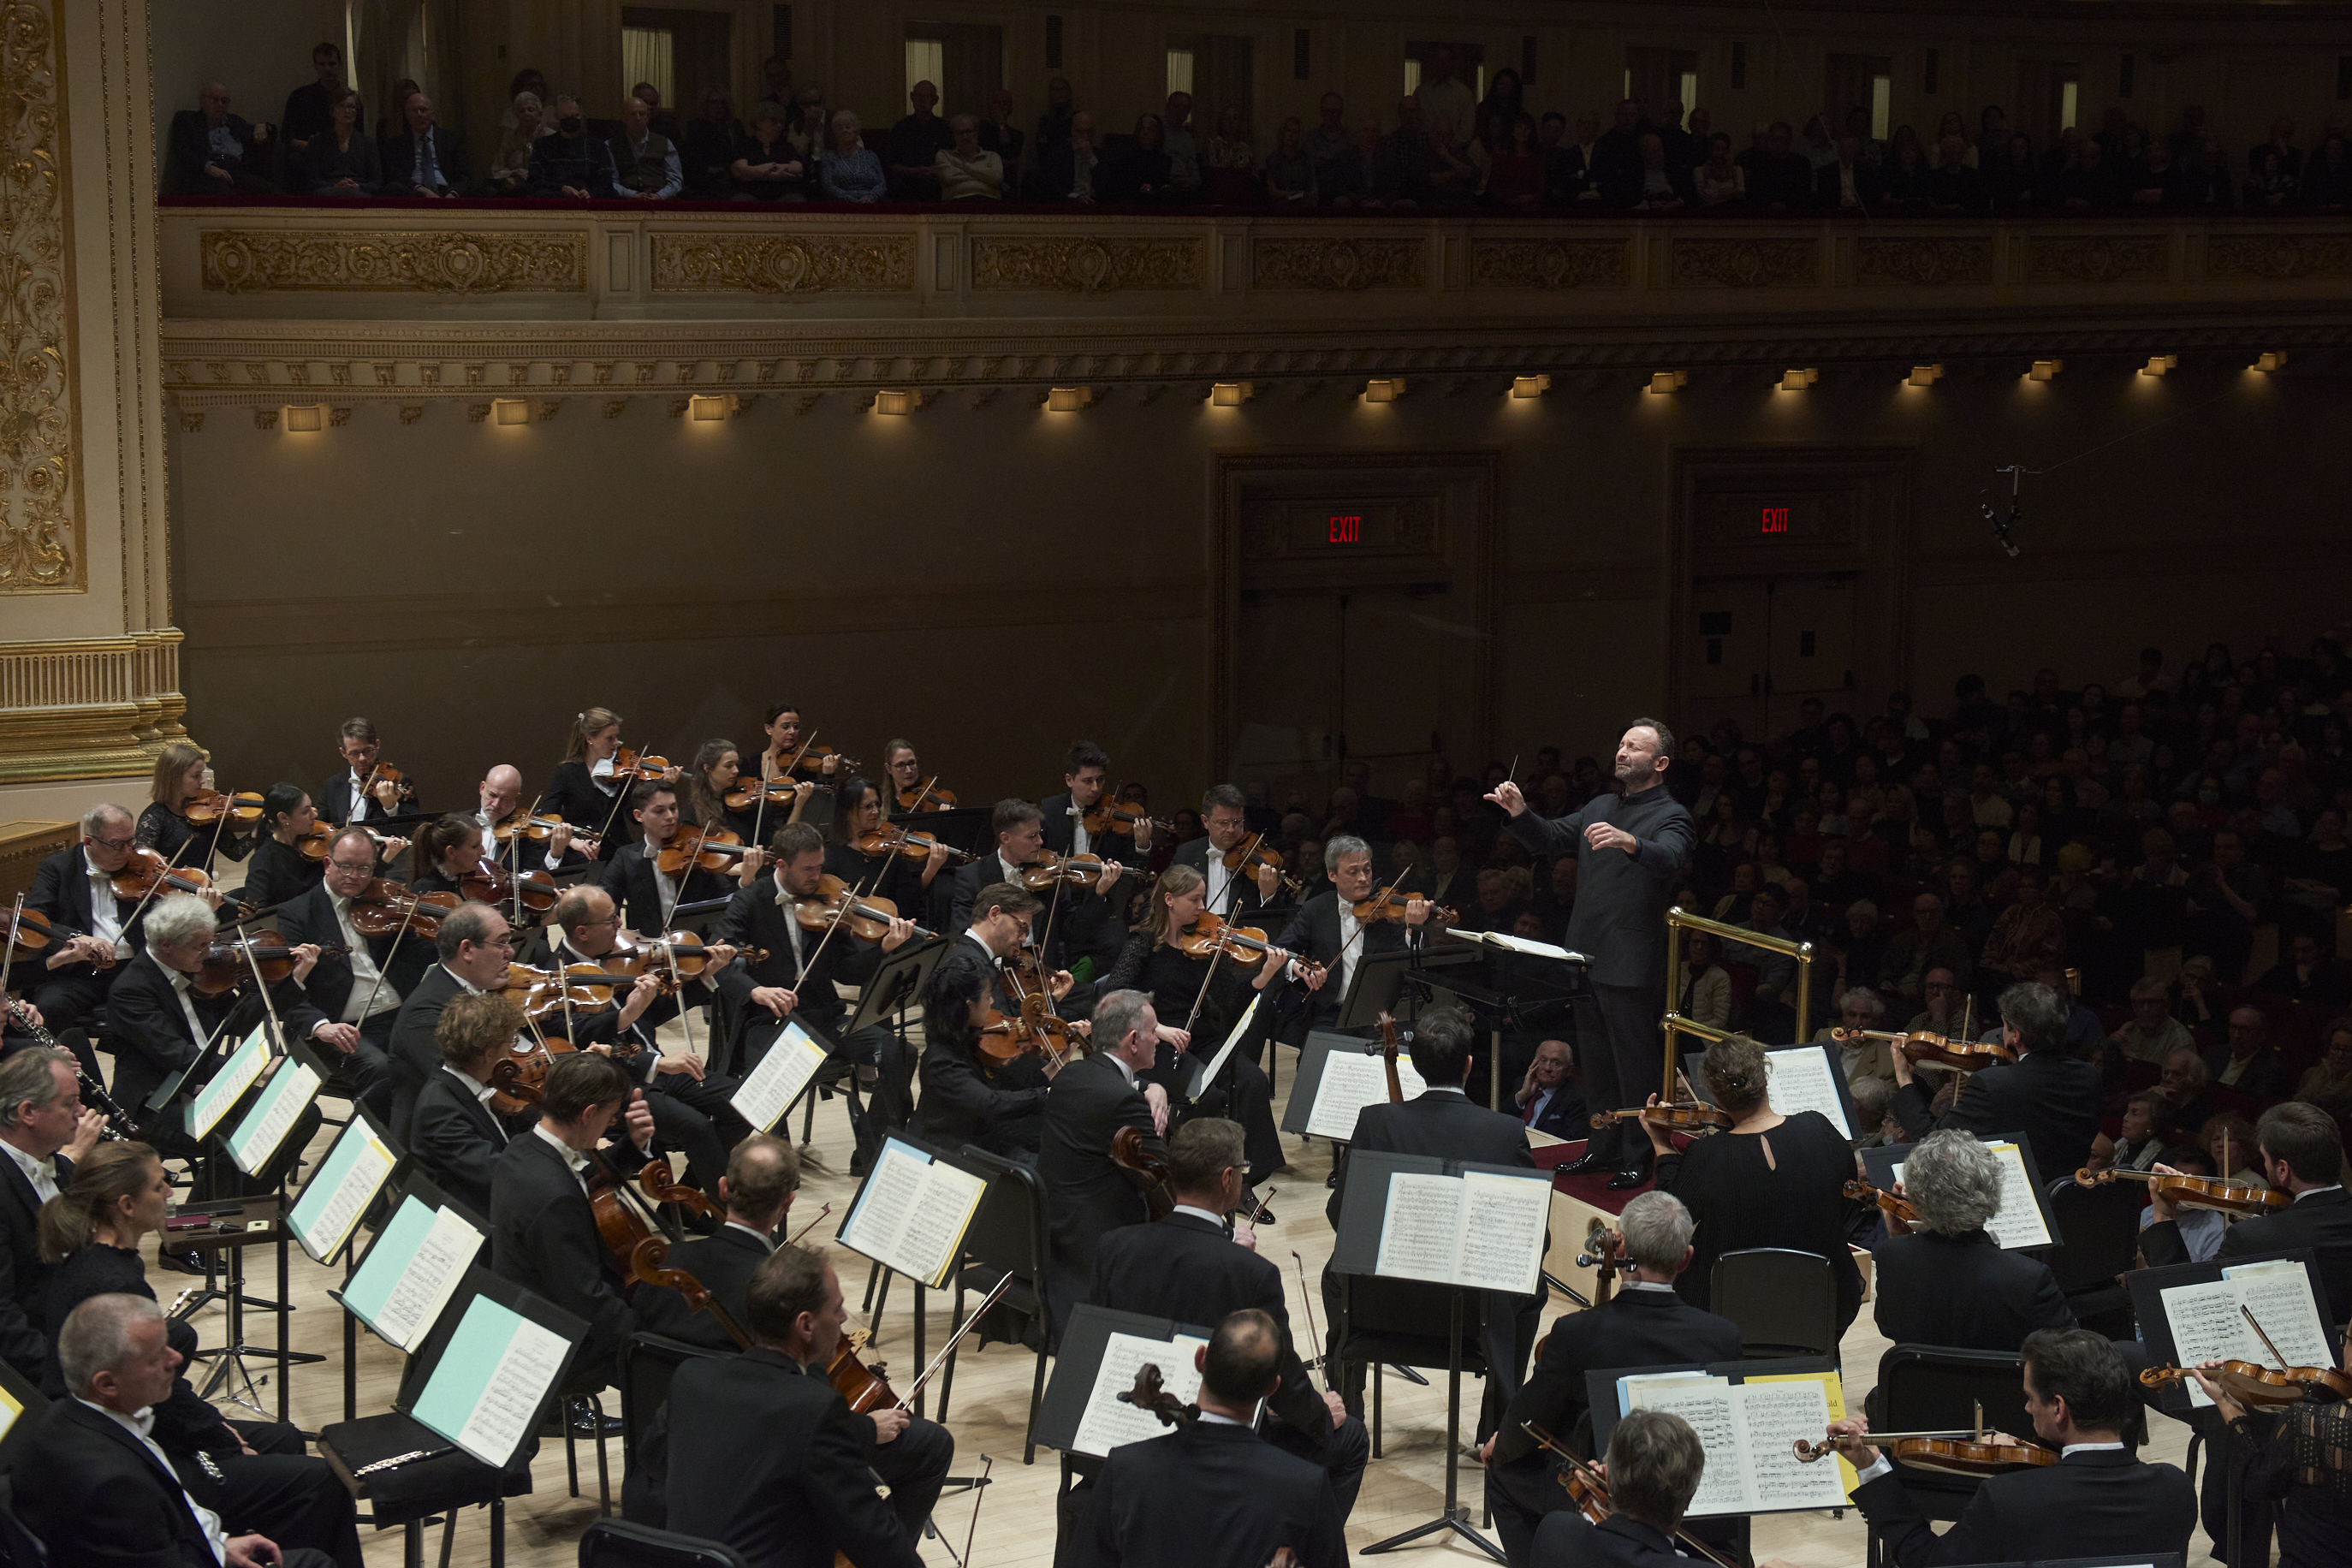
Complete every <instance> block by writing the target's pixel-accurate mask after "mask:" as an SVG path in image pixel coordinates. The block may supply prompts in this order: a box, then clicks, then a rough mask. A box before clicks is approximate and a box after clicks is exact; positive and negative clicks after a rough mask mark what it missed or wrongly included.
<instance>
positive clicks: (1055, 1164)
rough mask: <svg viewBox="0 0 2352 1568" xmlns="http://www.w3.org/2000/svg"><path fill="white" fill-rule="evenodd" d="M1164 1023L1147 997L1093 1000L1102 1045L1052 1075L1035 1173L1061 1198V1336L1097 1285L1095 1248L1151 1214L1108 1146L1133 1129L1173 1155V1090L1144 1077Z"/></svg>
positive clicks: (1057, 1201)
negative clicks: (1168, 1139)
mask: <svg viewBox="0 0 2352 1568" xmlns="http://www.w3.org/2000/svg"><path fill="white" fill-rule="evenodd" d="M1159 1055H1160V1020H1159V1018H1158V1017H1157V1016H1155V1015H1154V1013H1153V1012H1152V1007H1151V998H1150V996H1148V995H1146V994H1144V993H1142V992H1140V991H1114V992H1111V993H1110V994H1108V995H1107V996H1105V997H1103V998H1102V999H1101V1000H1100V1001H1098V1002H1097V1003H1096V1004H1095V1010H1094V1049H1093V1051H1091V1052H1090V1053H1088V1054H1087V1055H1086V1056H1083V1057H1080V1058H1078V1059H1077V1060H1076V1061H1074V1062H1072V1063H1070V1064H1069V1066H1067V1067H1066V1068H1062V1069H1061V1070H1060V1071H1059V1072H1057V1073H1055V1075H1054V1084H1053V1087H1052V1088H1051V1089H1048V1090H1047V1091H1046V1094H1045V1122H1044V1125H1043V1126H1042V1127H1041V1129H1040V1130H1039V1133H1038V1149H1037V1174H1038V1175H1039V1176H1040V1177H1042V1178H1043V1179H1044V1180H1045V1190H1046V1191H1048V1192H1050V1193H1052V1194H1054V1202H1053V1208H1052V1224H1053V1233H1052V1237H1051V1240H1052V1249H1051V1253H1050V1255H1049V1261H1048V1265H1047V1272H1048V1274H1049V1276H1050V1279H1051V1284H1050V1286H1049V1289H1048V1293H1049V1295H1050V1296H1051V1298H1052V1302H1053V1308H1054V1320H1055V1321H1054V1325H1053V1338H1054V1342H1055V1344H1056V1345H1058V1344H1059V1343H1060V1342H1061V1334H1062V1325H1063V1323H1064V1322H1065V1321H1066V1320H1067V1318H1068V1314H1069V1310H1070V1308H1071V1307H1073V1306H1075V1305H1076V1304H1077V1303H1078V1302H1080V1301H1083V1300H1087V1289H1088V1287H1089V1286H1091V1285H1092V1283H1093V1281H1094V1269H1095V1244H1096V1243H1097V1242H1098V1241H1100V1240H1101V1239H1102V1237H1105V1236H1107V1235H1108V1234H1109V1233H1110V1232H1112V1231H1114V1230H1117V1229H1118V1227H1119V1226H1126V1225H1134V1224H1137V1223H1139V1221H1142V1220H1147V1219H1150V1217H1151V1211H1150V1207H1149V1205H1146V1204H1145V1202H1144V1197H1143V1188H1142V1181H1141V1178H1139V1177H1137V1176H1132V1175H1129V1173H1127V1172H1126V1171H1124V1170H1121V1169H1120V1168H1119V1167H1118V1166H1117V1165H1115V1164H1113V1163H1111V1158H1110V1141H1111V1139H1112V1137H1113V1136H1114V1135H1115V1134H1117V1133H1118V1131H1121V1130H1122V1129H1125V1128H1130V1127H1131V1128H1133V1129H1134V1130H1135V1131H1137V1132H1138V1133H1139V1134H1140V1135H1141V1136H1142V1139H1143V1149H1144V1152H1146V1153H1147V1154H1149V1155H1150V1156H1152V1157H1155V1158H1165V1157H1166V1152H1167V1151H1166V1146H1165V1145H1164V1144H1162V1143H1161V1142H1160V1140H1161V1139H1162V1138H1164V1137H1165V1136H1166V1135H1167V1132H1168V1096H1167V1091H1166V1090H1164V1089H1161V1088H1160V1086H1159V1085H1158V1084H1152V1085H1150V1086H1149V1087H1148V1088H1147V1087H1146V1086H1144V1085H1142V1084H1140V1083H1139V1082H1138V1081H1137V1079H1136V1074H1137V1073H1139V1072H1143V1071H1148V1070H1149V1069H1150V1067H1151V1065H1152V1064H1153V1063H1154V1062H1155V1061H1157V1060H1158V1059H1159Z"/></svg>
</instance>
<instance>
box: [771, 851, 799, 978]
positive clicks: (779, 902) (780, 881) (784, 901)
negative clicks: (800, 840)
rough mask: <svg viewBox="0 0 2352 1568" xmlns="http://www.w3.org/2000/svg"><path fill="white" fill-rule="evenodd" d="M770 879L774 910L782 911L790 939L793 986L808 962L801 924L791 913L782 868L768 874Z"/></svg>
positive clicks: (791, 908)
mask: <svg viewBox="0 0 2352 1568" xmlns="http://www.w3.org/2000/svg"><path fill="white" fill-rule="evenodd" d="M770 878H771V879H772V880H773V881H774V883H775V884H776V908H778V909H780V910H783V911H784V934H785V935H786V936H788V937H790V938H791V939H792V943H793V984H795V985H797V984H800V980H801V975H802V973H803V972H804V971H805V970H806V969H807V968H808V960H807V959H806V958H805V957H803V954H802V948H801V922H800V920H799V917H797V916H795V915H794V914H793V895H792V892H791V890H790V889H787V888H786V887H785V886H784V870H783V868H782V867H781V866H779V867H777V868H776V869H775V870H774V871H772V872H771V873H770Z"/></svg>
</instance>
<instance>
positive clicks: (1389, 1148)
mask: <svg viewBox="0 0 2352 1568" xmlns="http://www.w3.org/2000/svg"><path fill="white" fill-rule="evenodd" d="M1470 1047H1471V1027H1470V1015H1469V1014H1468V1013H1467V1012H1465V1010H1464V1009H1462V1008H1461V1007H1458V1006H1447V1007H1436V1008H1432V1009H1431V1010H1430V1011H1428V1012H1425V1013H1423V1015H1422V1016H1421V1018H1420V1021H1419V1022H1418V1023H1417V1024H1415V1026H1413V1031H1412V1047H1411V1054H1412V1066H1413V1070H1414V1071H1415V1072H1418V1073H1419V1074H1421V1077H1422V1081H1423V1083H1425V1084H1427V1085H1428V1087H1427V1088H1426V1089H1423V1090H1422V1092H1421V1093H1420V1094H1419V1095H1417V1096H1415V1097H1414V1098H1412V1099H1411V1100H1405V1101H1403V1102H1402V1104H1397V1105H1367V1106H1365V1107H1364V1108H1363V1109H1362V1110H1360V1111H1358V1112H1356V1130H1355V1134H1354V1136H1352V1137H1350V1138H1349V1140H1348V1152H1349V1153H1350V1154H1353V1153H1355V1152H1357V1151H1359V1150H1378V1151H1381V1152H1386V1153H1391V1154H1427V1155H1433V1156H1435V1157H1436V1158H1438V1159H1441V1160H1462V1161H1468V1162H1471V1163H1477V1164H1486V1165H1517V1166H1520V1167H1523V1168H1525V1169H1527V1170H1530V1171H1532V1170H1534V1169H1535V1165H1536V1162H1535V1156H1534V1155H1532V1154H1531V1153H1529V1152H1528V1135H1527V1129H1526V1128H1525V1127H1523V1126H1522V1125H1520V1122H1519V1120H1518V1118H1517V1117H1516V1116H1506V1115H1504V1114H1503V1113H1501V1112H1500V1111H1495V1110H1487V1109H1486V1107H1485V1106H1482V1105H1480V1104H1479V1103H1478V1102H1477V1101H1476V1100H1472V1099H1471V1098H1470V1097H1469V1095H1468V1094H1467V1093H1465V1092H1464V1089H1463V1087H1462V1086H1463V1084H1464V1083H1465V1081H1466V1080H1467V1079H1469V1076H1470ZM1348 1171H1349V1167H1348V1166H1346V1165H1342V1166H1341V1167H1340V1168H1339V1181H1338V1182H1336V1183H1335V1184H1333V1185H1332V1189H1331V1199H1330V1202H1329V1203H1328V1205H1325V1208H1324V1213H1325V1214H1326V1215H1327V1216H1328V1218H1329V1219H1330V1221H1331V1228H1332V1229H1333V1230H1335V1231H1336V1230H1338V1229H1339V1212H1340V1209H1341V1207H1342V1206H1343V1205H1344V1204H1345V1202H1346V1199H1347V1195H1348ZM1544 1296H1545V1291H1544V1290H1543V1289H1540V1288H1538V1289H1537V1291H1536V1293H1535V1294H1534V1295H1532V1296H1510V1295H1506V1294H1504V1293H1503V1292H1501V1291H1496V1290H1486V1291H1481V1292H1480V1293H1479V1298H1478V1303H1479V1304H1478V1311H1479V1315H1480V1319H1481V1321H1482V1323H1483V1325H1484V1327H1483V1329H1482V1334H1483V1337H1484V1340H1485V1343H1486V1356H1487V1365H1488V1366H1489V1367H1490V1368H1491V1369H1492V1370H1491V1371H1490V1373H1488V1375H1487V1379H1486V1405H1485V1407H1484V1409H1483V1411H1482V1413H1481V1414H1480V1416H1479V1430H1480V1431H1481V1432H1482V1433H1484V1432H1486V1431H1490V1430H1492V1429H1493V1426H1494V1422H1495V1418H1496V1417H1497V1416H1499V1415H1501V1414H1502V1410H1503V1406H1504V1405H1505V1403H1506V1402H1507V1401H1508V1400H1509V1399H1510V1397H1511V1395H1512V1394H1516V1393H1517V1391H1518V1386H1519V1370H1520V1369H1521V1368H1522V1367H1524V1366H1526V1365H1527V1363H1528V1351H1530V1350H1531V1349H1533V1348H1534V1346H1535V1340H1536V1320H1537V1319H1538V1317H1539V1316H1541V1315H1542V1312H1543V1303H1544ZM1342 1300H1343V1287H1342V1284H1341V1281H1340V1278H1339V1275H1337V1274H1334V1273H1332V1272H1331V1267H1330V1265H1329V1264H1328V1263H1327V1264H1325V1265H1324V1267H1323V1310H1324V1315H1325V1319H1326V1321H1328V1323H1329V1325H1330V1334H1331V1344H1330V1354H1329V1358H1328V1359H1329V1361H1330V1362H1331V1363H1338V1364H1339V1371H1340V1374H1341V1388H1340V1393H1341V1394H1343V1395H1344V1396H1345V1397H1346V1399H1347V1402H1348V1411H1349V1414H1350V1415H1359V1416H1360V1415H1362V1414H1363V1403H1364V1367H1363V1363H1361V1362H1340V1361H1339V1331H1340V1318H1341V1315H1342V1313H1341V1307H1342Z"/></svg>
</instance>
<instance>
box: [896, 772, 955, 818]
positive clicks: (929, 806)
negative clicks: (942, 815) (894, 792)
mask: <svg viewBox="0 0 2352 1568" xmlns="http://www.w3.org/2000/svg"><path fill="white" fill-rule="evenodd" d="M955 803H956V797H955V791H953V790H951V789H941V788H940V775H939V774H937V773H933V774H932V775H931V776H930V777H929V779H927V780H926V781H924V784H923V787H922V788H920V789H902V790H900V791H899V792H898V809H899V810H900V811H953V810H954V809H955Z"/></svg>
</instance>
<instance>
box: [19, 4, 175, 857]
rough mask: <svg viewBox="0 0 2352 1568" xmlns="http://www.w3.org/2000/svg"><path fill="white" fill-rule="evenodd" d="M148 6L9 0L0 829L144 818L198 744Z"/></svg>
mask: <svg viewBox="0 0 2352 1568" xmlns="http://www.w3.org/2000/svg"><path fill="white" fill-rule="evenodd" d="M147 47H148V46H147V0H0V91H5V97H6V99H7V101H8V103H9V105H10V108H11V110H12V111H13V112H12V113H11V114H10V115H9V116H8V117H7V119H6V121H5V126H0V135H5V137H6V138H7V139H8V146H7V148H6V153H5V159H0V269H4V270H5V279H6V283H7V286H6V287H5V289H0V821H6V820H9V819H15V818H25V817H40V816H49V817H68V816H75V815H77V814H78V813H79V811H80V810H81V808H82V807H84V806H86V805H89V804H90V803H91V802H93V801H95V800H99V799H114V800H119V801H121V802H122V803H123V804H124V805H129V806H130V807H131V809H133V810H136V809H137V808H138V805H140V803H141V801H142V797H143V795H144V793H145V792H144V790H143V788H142V787H140V786H139V785H138V784H135V783H130V782H126V781H132V780H140V779H143V776H144V775H145V774H146V773H147V772H148V770H149V768H150V767H151V766H152V762H153V759H154V755H155V752H156V751H157V749H158V748H159V747H160V746H161V745H162V744H163V742H165V741H167V740H170V739H172V738H173V737H175V736H178V735H182V734H184V733H185V732H186V731H184V729H183V728H182V727H181V723H180V720H181V717H182V714H183V712H184V709H185V703H184V700H182V698H181V696H180V691H179V685H180V682H179V643H180V633H179V632H178V630H177V629H175V628H174V627H173V626H172V625H171V619H172V616H171V589H170V566H171V562H170V555H169V548H168V540H167V536H166V531H165V508H164V494H163V380H162V375H161V374H160V368H159V364H158V359H157V330H158V325H159V322H160V320H161V305H160V300H159V294H158V287H159V284H158V280H159V277H160V266H159V262H158V258H157V256H156V248H155V203H154V193H155V183H156V170H155V153H154V148H155V121H154V110H153V108H152V96H151V93H150V88H149V75H148V59H147Z"/></svg>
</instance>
